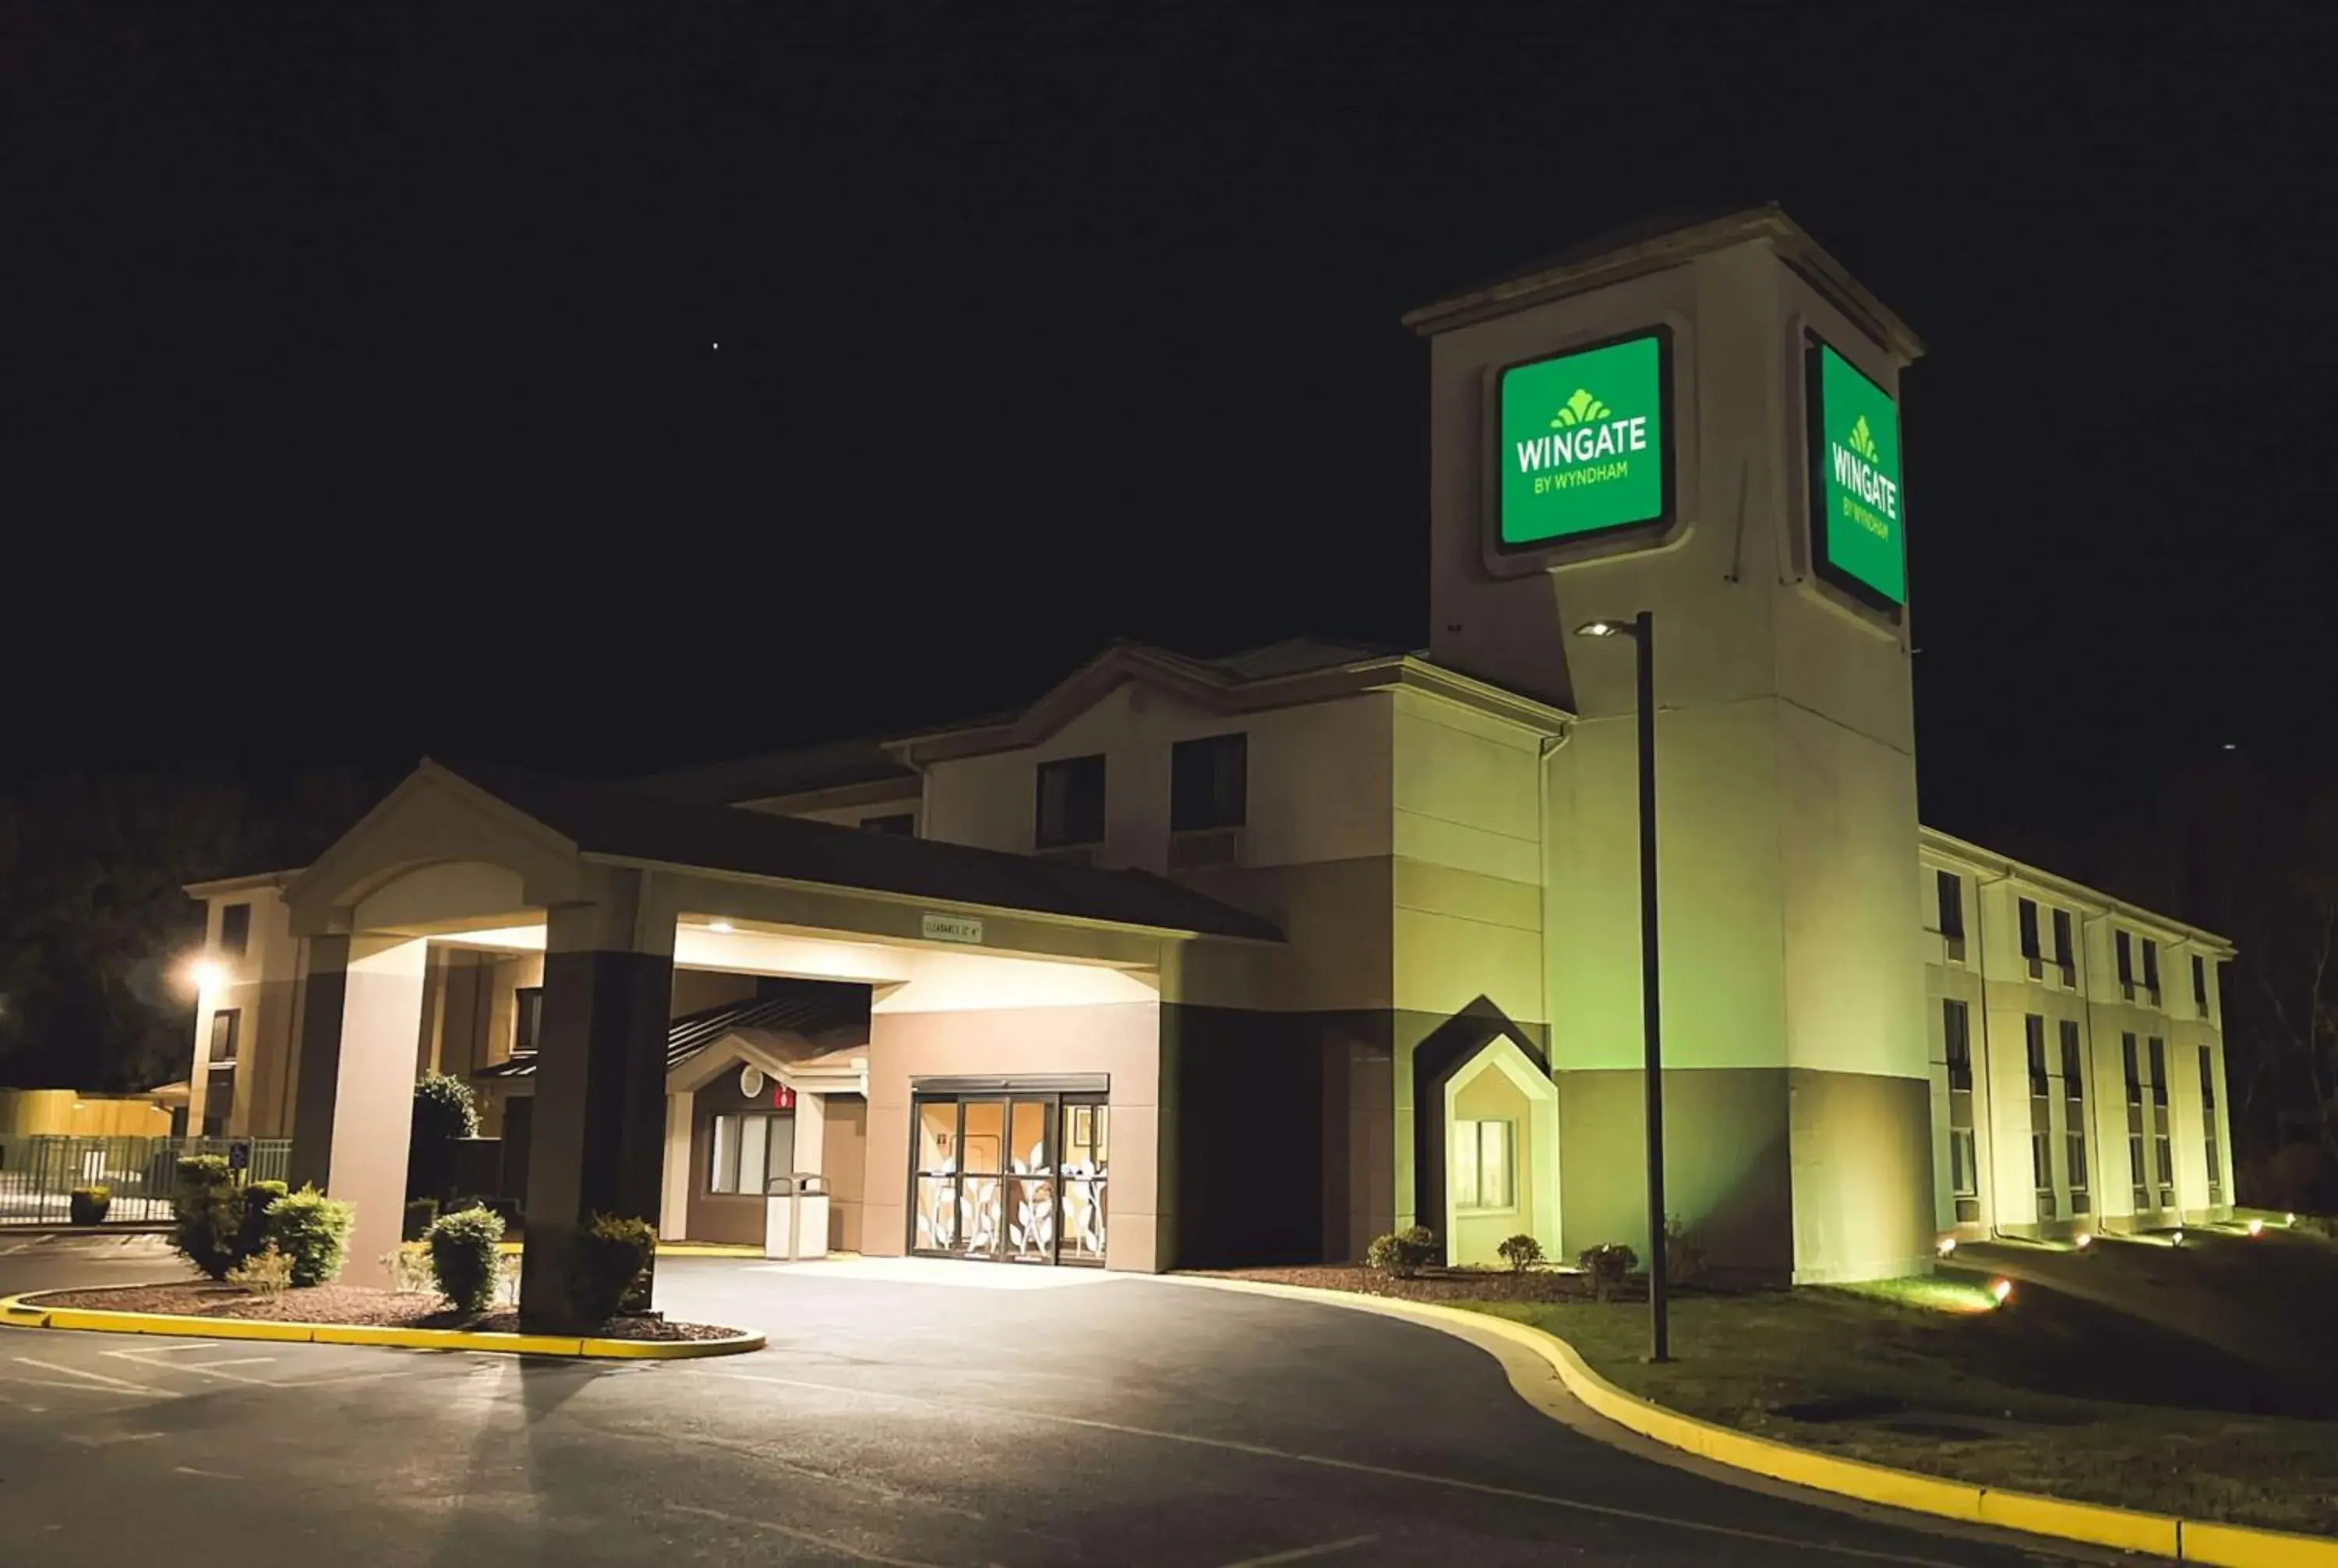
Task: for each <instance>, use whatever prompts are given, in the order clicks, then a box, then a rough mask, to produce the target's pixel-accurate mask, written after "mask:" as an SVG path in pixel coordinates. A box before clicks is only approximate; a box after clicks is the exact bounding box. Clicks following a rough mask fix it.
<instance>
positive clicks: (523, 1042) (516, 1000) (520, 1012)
mask: <svg viewBox="0 0 2338 1568" xmlns="http://www.w3.org/2000/svg"><path fill="white" fill-rule="evenodd" d="M543 1037H544V987H543V986H541V985H523V986H521V987H520V988H519V989H518V990H516V991H514V992H513V993H512V1054H513V1055H515V1056H524V1055H526V1054H527V1053H529V1052H531V1051H533V1050H535V1048H536V1044H537V1043H538V1042H539V1041H540V1040H542V1039H543Z"/></svg>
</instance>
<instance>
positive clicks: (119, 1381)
mask: <svg viewBox="0 0 2338 1568" xmlns="http://www.w3.org/2000/svg"><path fill="white" fill-rule="evenodd" d="M16 1365H17V1366H19V1367H39V1368H40V1369H41V1370H42V1371H44V1372H55V1373H58V1374H61V1375H62V1376H64V1377H86V1378H88V1379H89V1380H90V1381H91V1382H93V1383H98V1384H103V1386H105V1387H108V1388H124V1389H128V1390H129V1391H130V1392H131V1393H133V1394H151V1395H152V1396H153V1397H155V1398H157V1399H176V1398H177V1397H179V1391H178V1390H177V1389H175V1388H153V1387H148V1386H147V1385H145V1384H143V1383H133V1382H132V1381H130V1379H129V1378H127V1377H107V1376H106V1375H105V1374H104V1373H103V1372H84V1371H83V1370H82V1369H81V1368H80V1367H60V1366H58V1365H57V1364H56V1363H55V1362H54V1361H35V1360H34V1359H33V1358H32V1357H30V1356H19V1357H16ZM52 1387H54V1385H52Z"/></svg>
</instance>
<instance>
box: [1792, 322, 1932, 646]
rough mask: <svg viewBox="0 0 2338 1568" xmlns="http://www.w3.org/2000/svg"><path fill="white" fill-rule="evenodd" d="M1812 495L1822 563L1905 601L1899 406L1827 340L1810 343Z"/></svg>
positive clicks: (1867, 588)
mask: <svg viewBox="0 0 2338 1568" xmlns="http://www.w3.org/2000/svg"><path fill="white" fill-rule="evenodd" d="M1809 365H1810V374H1809V379H1810V388H1809V392H1810V397H1811V463H1812V469H1813V470H1814V472H1813V473H1812V476H1811V500H1812V506H1813V508H1814V512H1815V515H1813V517H1812V525H1813V527H1812V532H1813V534H1814V538H1813V540H1812V543H1813V544H1814V545H1815V546H1816V548H1817V553H1818V559H1819V564H1820V565H1821V566H1822V568H1823V569H1824V570H1825V571H1826V572H1827V573H1829V574H1830V575H1832V576H1833V577H1835V578H1836V579H1837V580H1838V581H1845V582H1848V583H1849V584H1850V585H1851V586H1852V588H1853V589H1854V590H1855V591H1858V592H1861V593H1862V594H1863V595H1865V596H1867V597H1869V598H1872V599H1880V600H1881V601H1882V602H1883V603H1885V604H1887V605H1891V606H1895V607H1896V606H1898V605H1901V604H1905V603H1908V543H1907V539H1906V537H1905V529H1906V526H1907V505H1906V502H1905V497H1904V496H1903V495H1902V494H1901V489H1900V409H1899V407H1898V406H1897V405H1896V404H1894V403H1893V402H1892V401H1891V396H1890V395H1889V394H1888V393H1886V392H1885V391H1884V390H1883V388H1882V387H1878V386H1877V385H1876V384H1875V383H1874V382H1872V381H1871V380H1869V379H1868V378H1867V377H1865V376H1864V375H1862V374H1861V372H1860V371H1859V369H1858V368H1856V367H1854V366H1853V365H1852V363H1851V361H1850V360H1848V359H1845V358H1843V357H1842V355H1840V354H1838V353H1836V352H1835V351H1834V349H1833V348H1832V347H1831V346H1830V345H1828V344H1825V343H1821V342H1817V341H1813V342H1812V344H1811V348H1810V360H1809Z"/></svg>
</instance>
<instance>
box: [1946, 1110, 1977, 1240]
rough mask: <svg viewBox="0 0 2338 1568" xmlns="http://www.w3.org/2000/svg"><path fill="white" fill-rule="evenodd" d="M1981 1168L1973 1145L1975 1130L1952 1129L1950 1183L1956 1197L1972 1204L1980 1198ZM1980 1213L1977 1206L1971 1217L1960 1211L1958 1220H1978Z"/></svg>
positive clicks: (1950, 1136)
mask: <svg viewBox="0 0 2338 1568" xmlns="http://www.w3.org/2000/svg"><path fill="white" fill-rule="evenodd" d="M1949 1182H1950V1187H1951V1188H1952V1189H1953V1191H1954V1195H1955V1196H1956V1197H1958V1198H1960V1199H1963V1200H1965V1201H1968V1202H1970V1201H1974V1200H1976V1199H1978V1198H1979V1196H1980V1182H1979V1159H1978V1158H1977V1156H1976V1152H1975V1149H1974V1145H1973V1130H1972V1129H1971V1128H1970V1127H1951V1128H1950V1129H1949ZM1979 1213H1980V1210H1979V1207H1978V1205H1976V1206H1975V1208H1974V1210H1973V1211H1972V1213H1971V1214H1970V1215H1967V1214H1965V1213H1964V1212H1963V1211H1962V1210H1960V1211H1959V1213H1958V1215H1957V1218H1958V1219H1960V1220H1964V1219H1968V1218H1971V1219H1978V1218H1979Z"/></svg>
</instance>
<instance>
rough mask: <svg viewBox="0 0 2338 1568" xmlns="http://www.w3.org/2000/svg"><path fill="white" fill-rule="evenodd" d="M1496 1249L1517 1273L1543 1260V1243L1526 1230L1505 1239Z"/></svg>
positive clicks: (1523, 1271) (1512, 1270)
mask: <svg viewBox="0 0 2338 1568" xmlns="http://www.w3.org/2000/svg"><path fill="white" fill-rule="evenodd" d="M1494 1250H1495V1251H1496V1252H1498V1253H1499V1254H1501V1259H1502V1261H1503V1262H1505V1263H1507V1264H1508V1265H1509V1266H1510V1270H1511V1272H1513V1273H1517V1274H1523V1273H1525V1272H1526V1271H1527V1270H1528V1269H1531V1268H1533V1267H1534V1266H1535V1265H1536V1264H1537V1263H1539V1262H1541V1261H1542V1243H1541V1242H1539V1241H1537V1240H1535V1239H1534V1238H1533V1237H1531V1236H1529V1235H1528V1234H1526V1232H1524V1231H1520V1232H1519V1233H1518V1234H1517V1235H1516V1236H1513V1237H1511V1238H1510V1239H1509V1240H1507V1241H1504V1242H1503V1243H1502V1244H1501V1245H1500V1246H1499V1247H1497V1248H1495V1249H1494Z"/></svg>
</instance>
